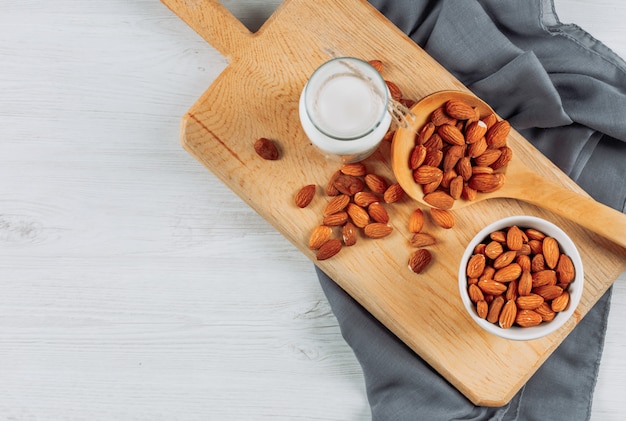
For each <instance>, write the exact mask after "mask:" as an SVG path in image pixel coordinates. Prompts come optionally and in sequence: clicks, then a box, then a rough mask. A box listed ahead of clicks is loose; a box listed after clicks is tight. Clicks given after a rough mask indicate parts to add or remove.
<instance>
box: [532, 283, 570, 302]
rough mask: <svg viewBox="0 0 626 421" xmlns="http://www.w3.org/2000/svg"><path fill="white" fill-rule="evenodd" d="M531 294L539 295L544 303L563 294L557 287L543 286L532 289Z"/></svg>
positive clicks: (561, 289)
mask: <svg viewBox="0 0 626 421" xmlns="http://www.w3.org/2000/svg"><path fill="white" fill-rule="evenodd" d="M533 293H535V294H537V295H541V296H542V297H543V299H544V300H546V301H550V300H554V299H555V298H556V297H558V296H559V295H561V294H562V293H563V288H561V287H560V286H558V285H543V286H540V287H537V288H533Z"/></svg>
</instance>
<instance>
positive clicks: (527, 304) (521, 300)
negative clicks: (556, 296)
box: [516, 294, 544, 310]
mask: <svg viewBox="0 0 626 421" xmlns="http://www.w3.org/2000/svg"><path fill="white" fill-rule="evenodd" d="M516 302H517V307H518V308H519V309H520V310H534V309H536V308H537V307H539V306H540V305H541V304H543V302H544V299H543V297H542V296H541V295H539V294H528V295H520V296H519V297H518V298H517V301H516Z"/></svg>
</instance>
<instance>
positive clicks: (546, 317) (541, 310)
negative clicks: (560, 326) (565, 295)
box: [535, 302, 556, 322]
mask: <svg viewBox="0 0 626 421" xmlns="http://www.w3.org/2000/svg"><path fill="white" fill-rule="evenodd" d="M535 311H536V312H537V313H538V314H539V315H540V316H541V319H542V320H543V321H544V322H551V321H552V320H554V317H555V316H556V313H555V312H554V311H553V310H552V307H550V304H548V303H546V302H544V303H543V304H541V305H540V306H539V307H537V308H536V309H535Z"/></svg>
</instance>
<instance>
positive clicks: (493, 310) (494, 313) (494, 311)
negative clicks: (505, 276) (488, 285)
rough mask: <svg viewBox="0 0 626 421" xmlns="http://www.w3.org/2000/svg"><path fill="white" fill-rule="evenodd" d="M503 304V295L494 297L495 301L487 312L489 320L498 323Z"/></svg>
mask: <svg viewBox="0 0 626 421" xmlns="http://www.w3.org/2000/svg"><path fill="white" fill-rule="evenodd" d="M503 306H504V297H503V296H502V295H498V296H497V297H495V298H494V299H493V301H492V302H491V303H490V304H489V312H488V313H487V321H488V322H489V323H496V322H497V321H498V319H499V318H500V312H501V311H502V307H503Z"/></svg>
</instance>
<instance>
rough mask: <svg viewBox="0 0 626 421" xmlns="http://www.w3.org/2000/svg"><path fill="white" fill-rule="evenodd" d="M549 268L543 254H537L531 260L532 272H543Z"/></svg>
mask: <svg viewBox="0 0 626 421" xmlns="http://www.w3.org/2000/svg"><path fill="white" fill-rule="evenodd" d="M546 268H547V266H546V262H545V260H544V258H543V254H535V255H534V256H533V258H532V260H531V261H530V270H531V272H533V273H535V272H541V271H542V270H545V269H546Z"/></svg>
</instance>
